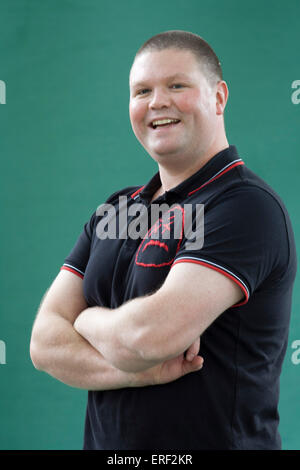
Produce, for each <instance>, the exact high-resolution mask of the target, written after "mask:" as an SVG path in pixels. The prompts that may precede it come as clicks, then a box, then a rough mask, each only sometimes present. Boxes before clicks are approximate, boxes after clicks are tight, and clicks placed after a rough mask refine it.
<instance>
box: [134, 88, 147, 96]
mask: <svg viewBox="0 0 300 470" xmlns="http://www.w3.org/2000/svg"><path fill="white" fill-rule="evenodd" d="M149 91H150V90H149V88H143V89H142V90H138V91H137V92H136V94H137V95H145V94H146V93H148V92H149Z"/></svg>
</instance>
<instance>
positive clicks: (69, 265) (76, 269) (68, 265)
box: [63, 263, 84, 276]
mask: <svg viewBox="0 0 300 470" xmlns="http://www.w3.org/2000/svg"><path fill="white" fill-rule="evenodd" d="M63 266H67V267H68V268H72V269H74V270H75V271H78V272H79V273H80V274H82V275H83V276H84V272H82V271H80V269H78V268H75V266H72V265H71V264H67V263H64V264H63Z"/></svg>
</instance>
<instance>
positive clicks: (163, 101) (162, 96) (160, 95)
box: [149, 88, 170, 109]
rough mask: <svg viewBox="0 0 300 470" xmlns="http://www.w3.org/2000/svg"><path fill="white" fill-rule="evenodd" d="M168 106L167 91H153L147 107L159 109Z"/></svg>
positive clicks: (168, 97)
mask: <svg viewBox="0 0 300 470" xmlns="http://www.w3.org/2000/svg"><path fill="white" fill-rule="evenodd" d="M169 106H170V96H169V94H168V93H167V91H165V90H162V89H158V88H156V89H153V92H152V96H151V100H150V103H149V107H150V108H151V109H161V108H165V107H166V108H167V107H169Z"/></svg>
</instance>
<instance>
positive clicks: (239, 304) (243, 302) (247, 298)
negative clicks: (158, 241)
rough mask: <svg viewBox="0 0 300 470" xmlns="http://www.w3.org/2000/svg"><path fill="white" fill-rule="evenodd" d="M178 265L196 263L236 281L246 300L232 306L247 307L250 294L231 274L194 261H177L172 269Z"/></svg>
mask: <svg viewBox="0 0 300 470" xmlns="http://www.w3.org/2000/svg"><path fill="white" fill-rule="evenodd" d="M176 263H195V264H201V265H202V266H206V267H207V268H211V269H214V270H215V271H218V272H219V273H221V274H224V275H225V276H226V277H228V278H229V279H231V280H232V281H234V282H235V283H236V284H237V285H238V286H239V287H240V288H241V289H242V291H243V293H244V295H245V300H243V301H242V302H240V303H238V304H235V305H232V307H231V308H233V307H240V306H241V305H245V304H246V303H247V302H248V300H249V296H248V292H247V291H246V289H245V287H244V286H243V284H241V283H240V282H239V281H238V280H237V279H236V278H235V277H233V276H231V275H230V274H228V273H227V272H226V271H223V270H222V269H220V268H217V267H216V266H212V265H211V264H208V263H204V262H203V261H196V260H193V259H179V260H177V261H175V262H174V263H173V264H172V266H171V267H173V266H174V265H175V264H176Z"/></svg>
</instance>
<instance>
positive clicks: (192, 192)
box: [188, 162, 245, 196]
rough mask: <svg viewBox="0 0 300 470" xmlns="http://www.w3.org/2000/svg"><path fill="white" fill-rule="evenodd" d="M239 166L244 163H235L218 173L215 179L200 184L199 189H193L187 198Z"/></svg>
mask: <svg viewBox="0 0 300 470" xmlns="http://www.w3.org/2000/svg"><path fill="white" fill-rule="evenodd" d="M239 165H245V163H244V162H236V163H234V164H233V165H232V166H229V167H228V168H226V170H224V171H222V173H220V174H219V175H217V176H215V177H214V178H212V179H211V180H209V181H207V182H206V183H204V184H202V185H201V186H199V188H197V189H194V190H193V191H191V192H190V193H189V194H188V196H191V195H192V194H194V193H195V192H196V191H199V189H202V188H204V186H206V185H207V184H209V183H212V182H213V181H215V180H216V179H218V178H220V176H223V175H225V173H227V171H230V170H232V169H233V168H234V167H236V166H239Z"/></svg>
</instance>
